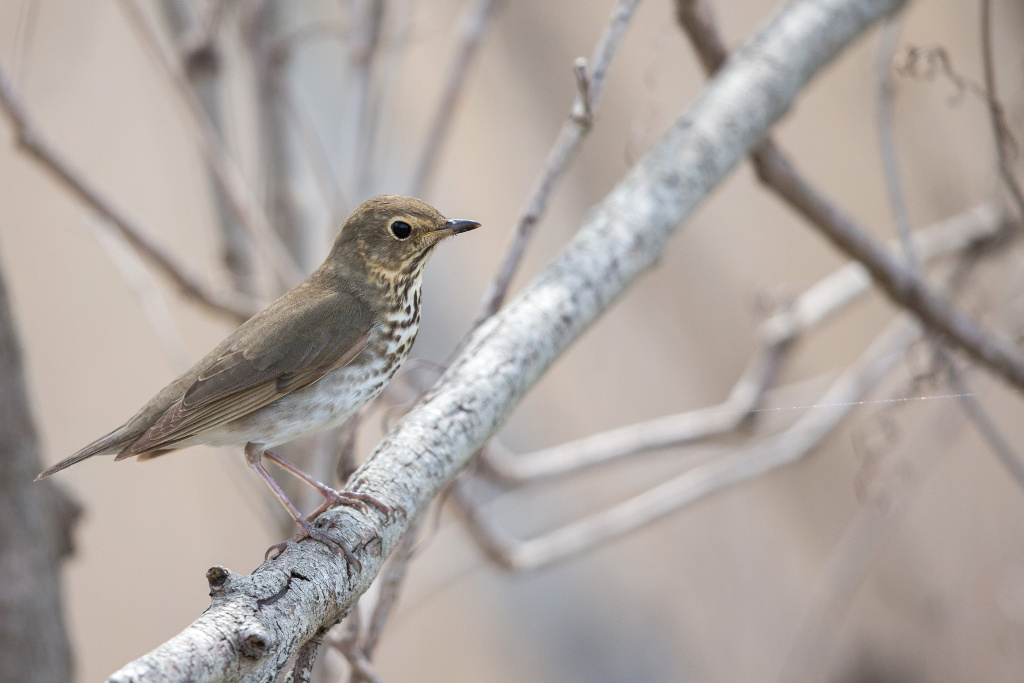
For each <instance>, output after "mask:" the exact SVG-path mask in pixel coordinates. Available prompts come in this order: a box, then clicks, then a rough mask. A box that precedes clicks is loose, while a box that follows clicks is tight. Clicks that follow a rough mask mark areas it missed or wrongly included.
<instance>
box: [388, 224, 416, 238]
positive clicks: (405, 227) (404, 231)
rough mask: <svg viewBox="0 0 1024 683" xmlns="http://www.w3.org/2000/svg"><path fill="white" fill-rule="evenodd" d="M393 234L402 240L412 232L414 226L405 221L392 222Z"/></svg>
mask: <svg viewBox="0 0 1024 683" xmlns="http://www.w3.org/2000/svg"><path fill="white" fill-rule="evenodd" d="M391 234H392V235H394V236H395V237H397V238H398V239H400V240H404V239H405V238H407V237H408V236H409V235H411V234H412V226H411V225H409V224H408V223H406V222H405V221H395V222H394V223H392V224H391Z"/></svg>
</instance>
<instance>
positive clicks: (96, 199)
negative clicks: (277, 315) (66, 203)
mask: <svg viewBox="0 0 1024 683" xmlns="http://www.w3.org/2000/svg"><path fill="white" fill-rule="evenodd" d="M0 110H3V113H4V116H6V118H7V121H8V122H9V123H10V125H11V127H13V128H14V133H15V136H16V139H17V143H18V146H19V147H20V148H21V149H22V150H23V151H24V152H26V153H27V154H28V155H29V156H30V157H31V158H32V159H33V160H35V161H36V162H37V163H38V164H39V165H40V166H41V167H42V168H43V169H45V170H46V171H47V172H49V174H50V175H51V176H52V177H53V178H55V179H56V180H58V181H59V182H60V183H61V184H62V185H63V186H64V187H65V188H66V189H67V190H69V191H70V192H71V193H72V194H73V195H75V197H77V198H78V199H79V201H81V202H82V203H84V204H85V205H86V206H88V207H89V208H90V209H92V210H93V211H95V212H96V213H97V214H99V216H100V217H101V218H103V219H104V220H105V221H107V222H108V223H109V224H110V225H111V226H112V227H113V228H115V229H116V231H117V232H118V234H120V235H121V237H122V238H123V239H124V240H125V241H126V242H128V244H130V245H131V246H132V248H133V249H135V250H136V251H137V252H139V254H141V255H142V256H143V257H144V258H145V259H146V260H147V261H148V262H149V263H150V264H152V265H153V267H155V268H156V269H157V270H158V271H160V272H161V273H163V275H164V276H165V277H167V279H169V280H170V281H171V282H172V283H174V284H175V285H176V286H177V287H178V290H179V291H180V292H181V293H182V294H183V295H184V296H186V297H188V298H189V299H192V300H193V301H195V302H197V303H199V304H200V305H202V306H203V307H204V308H206V309H207V310H210V311H213V312H215V313H217V314H219V315H226V316H228V317H230V318H232V319H233V320H236V321H238V322H241V321H243V320H246V319H247V318H249V317H251V316H252V315H253V314H254V313H256V312H257V311H258V310H259V308H260V306H259V304H258V303H257V302H255V301H253V300H252V299H251V298H249V297H247V296H245V295H244V294H241V293H238V292H233V291H227V290H222V289H214V288H213V287H211V286H210V285H209V284H207V283H206V282H204V281H203V279H202V278H201V277H200V276H199V275H198V274H197V273H194V272H191V271H190V270H189V268H188V267H187V266H186V265H185V263H183V262H180V261H178V260H177V259H175V258H174V257H173V256H171V254H170V253H169V252H168V251H167V250H166V249H165V248H164V247H163V246H161V245H160V244H158V243H157V242H156V241H155V240H154V239H153V238H152V237H150V236H149V235H148V234H147V231H146V230H145V229H143V228H142V226H141V225H139V224H138V223H136V222H135V220H134V219H132V218H129V217H128V215H127V214H126V213H125V212H124V211H123V210H122V209H121V208H120V207H118V206H116V205H115V204H114V203H113V202H112V201H111V200H110V199H108V198H107V197H105V196H104V195H103V194H102V193H101V192H100V190H99V188H97V187H96V186H95V185H93V184H92V182H91V181H89V180H88V179H87V178H86V177H85V176H84V175H83V174H82V173H81V172H80V171H79V170H78V169H76V168H74V167H73V166H72V165H71V163H70V162H69V161H68V160H67V159H66V158H65V157H64V156H63V155H62V154H61V153H59V152H58V151H57V150H56V149H54V148H53V147H52V146H51V145H50V143H49V141H48V140H47V139H46V138H44V137H43V136H42V134H41V133H40V132H39V130H38V129H37V128H36V127H35V124H34V122H33V121H32V119H31V118H30V117H29V115H28V112H27V111H26V109H25V107H24V105H23V104H22V102H21V98H20V97H19V96H18V93H17V91H16V90H15V88H14V86H13V84H12V83H11V81H10V79H9V78H8V76H7V72H6V69H5V67H4V66H3V64H2V63H0Z"/></svg>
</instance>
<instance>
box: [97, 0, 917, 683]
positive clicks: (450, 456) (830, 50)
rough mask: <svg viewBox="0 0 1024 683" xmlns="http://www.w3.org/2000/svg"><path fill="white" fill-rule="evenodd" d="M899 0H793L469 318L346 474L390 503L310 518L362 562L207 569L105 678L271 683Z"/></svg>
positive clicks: (291, 554)
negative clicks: (535, 269)
mask: <svg viewBox="0 0 1024 683" xmlns="http://www.w3.org/2000/svg"><path fill="white" fill-rule="evenodd" d="M903 4H904V0H797V1H795V2H792V3H790V4H789V5H787V6H786V7H785V8H784V9H783V10H782V11H780V12H779V13H778V14H777V15H776V16H775V17H773V18H772V19H771V20H770V21H769V22H768V23H767V24H766V25H765V26H764V27H763V28H762V29H761V30H760V31H759V33H758V34H757V35H756V36H755V37H754V38H753V39H752V40H751V41H750V42H749V43H748V44H747V45H746V46H745V47H743V48H741V49H740V50H739V51H738V52H737V54H736V55H735V56H734V57H733V58H732V59H731V61H730V62H729V64H727V65H726V67H725V68H723V69H722V71H721V73H720V74H719V75H718V76H717V77H716V78H715V79H714V80H713V81H712V82H711V83H709V84H708V86H707V87H706V89H705V90H704V92H703V93H702V94H701V96H700V97H699V99H698V100H697V102H696V103H695V104H694V105H693V106H692V107H691V109H690V110H689V111H688V112H687V113H686V114H684V115H683V117H682V118H681V119H680V120H679V121H678V122H677V123H676V124H675V125H674V126H673V127H672V128H671V129H670V130H669V131H668V132H667V133H666V134H665V136H664V137H663V138H662V139H661V141H660V142H659V143H658V144H657V146H656V147H655V148H654V149H653V150H652V151H651V152H650V153H649V154H648V155H647V156H646V157H645V158H644V159H643V160H642V161H641V162H640V163H639V164H638V165H637V166H636V167H634V168H633V169H632V170H631V171H630V172H629V173H628V174H627V175H626V177H625V178H624V179H623V180H622V182H621V183H620V184H619V185H618V186H617V187H616V188H615V189H614V190H613V191H612V192H611V193H610V194H609V195H608V196H607V197H606V198H605V199H604V200H603V201H602V202H601V203H600V204H599V205H598V206H596V207H595V208H594V210H593V211H592V212H591V214H590V215H589V217H588V218H587V219H586V221H585V222H584V224H583V227H582V228H581V230H580V231H579V232H578V233H577V235H576V236H575V237H574V238H573V240H572V241H571V242H570V244H569V245H568V246H567V247H566V249H565V250H564V251H563V253H562V254H561V255H560V256H559V257H558V258H557V259H556V260H555V261H554V262H553V263H552V264H551V265H550V266H548V267H547V268H546V269H545V270H544V271H543V272H542V273H541V274H540V275H539V276H538V277H537V278H536V279H535V280H534V281H533V282H532V283H531V284H530V285H529V286H527V288H526V289H525V290H524V291H523V292H522V293H521V294H520V295H519V296H518V297H516V298H515V299H514V300H513V301H512V302H510V303H509V305H508V306H507V307H506V308H505V309H503V310H502V311H501V312H499V313H498V314H497V315H495V316H493V317H492V318H490V319H488V320H487V321H486V322H485V323H483V325H481V326H480V327H479V328H478V329H477V331H476V332H475V333H474V334H473V336H472V338H471V339H470V341H469V343H468V345H467V347H466V350H465V352H464V353H463V354H461V355H460V356H459V357H458V358H457V359H456V361H455V362H454V363H453V364H452V366H451V367H450V368H449V369H448V370H447V371H446V372H445V374H444V375H443V376H442V378H441V380H440V381H439V382H438V384H437V385H436V386H435V388H434V389H433V390H432V391H431V392H430V393H429V394H428V395H427V396H426V397H425V398H424V399H423V401H422V402H421V403H420V405H419V406H418V407H417V408H415V409H414V410H413V411H412V412H411V413H409V414H408V415H407V416H406V417H405V418H404V419H403V420H402V421H401V422H400V423H399V424H398V425H397V426H396V428H395V429H394V431H393V432H392V433H391V434H390V435H389V436H388V437H387V438H386V439H385V440H384V441H383V442H382V443H381V445H380V446H379V447H378V449H377V451H376V452H375V454H374V456H373V457H372V458H371V459H370V460H369V461H368V462H367V463H366V464H364V465H363V466H362V467H361V468H360V469H359V470H357V471H356V472H355V474H354V475H353V478H352V480H351V482H353V483H354V484H355V487H357V488H358V489H359V490H360V491H362V492H364V493H370V494H372V495H374V496H375V497H377V498H378V499H379V500H381V501H383V502H385V503H387V504H388V505H390V506H391V507H392V508H394V509H395V510H398V511H399V512H398V513H397V514H395V515H392V516H390V517H388V518H385V517H384V516H383V515H382V514H381V513H379V512H376V511H375V510H374V509H371V510H370V511H369V512H366V513H360V512H358V511H355V510H351V509H336V510H331V511H329V512H327V513H325V514H324V515H323V516H322V517H321V518H320V519H319V520H318V523H320V524H321V525H323V526H324V527H325V528H327V529H328V530H330V531H331V532H332V533H333V534H335V535H336V536H337V537H338V538H339V540H342V541H343V542H344V543H346V545H347V546H348V547H349V548H352V549H353V552H354V554H355V555H356V557H357V558H358V559H359V561H360V562H361V568H360V569H359V570H358V571H350V570H349V568H348V567H346V565H345V561H344V559H343V558H341V557H339V556H337V555H335V554H334V553H332V552H331V551H330V550H329V549H328V548H327V547H326V546H324V545H322V544H320V543H317V542H311V541H306V542H303V543H299V544H292V545H291V546H290V547H288V548H287V549H286V550H285V551H284V552H283V553H281V555H279V556H278V557H276V558H274V559H272V560H270V561H268V562H266V563H264V564H263V565H262V566H261V567H260V568H258V569H257V570H256V571H255V572H254V573H253V574H252V575H251V576H248V577H243V576H240V575H237V574H233V573H231V572H228V571H227V570H224V569H221V568H214V569H213V570H211V573H210V579H211V588H212V594H213V604H212V605H211V606H210V608H209V609H208V610H207V611H206V612H205V613H204V614H203V615H202V616H201V617H199V619H197V620H196V621H195V622H194V623H193V624H192V625H190V626H189V627H188V628H186V629H185V630H184V631H183V632H182V633H180V634H179V635H177V636H175V637H174V638H172V639H171V640H170V641H168V642H167V643H165V644H164V645H161V646H160V647H158V648H157V649H156V650H154V651H153V652H151V653H150V654H148V655H145V656H144V657H142V658H140V659H139V660H136V661H135V662H132V663H131V664H129V665H128V666H126V667H125V668H124V669H122V670H121V671H119V672H117V673H115V674H114V675H113V676H112V677H111V678H110V680H111V681H115V682H117V683H122V682H127V681H135V682H138V683H141V682H143V681H186V680H188V681H193V682H195V683H204V682H208V681H210V682H212V681H247V682H250V681H253V682H255V681H271V680H273V679H274V677H275V676H276V675H277V674H278V672H279V671H281V670H282V669H283V667H284V666H285V665H286V663H287V662H288V659H289V657H290V656H291V655H292V654H294V653H295V651H296V650H297V649H298V648H299V647H300V646H301V645H302V644H303V643H305V642H306V641H307V640H309V639H310V638H311V637H313V636H314V635H316V634H317V633H318V632H320V631H321V629H323V628H325V627H329V626H331V625H333V624H334V623H336V622H337V621H338V620H339V619H341V618H342V617H343V616H344V615H345V613H346V612H347V611H348V610H349V609H351V607H352V605H353V604H354V603H355V601H356V599H357V598H358V597H359V596H360V595H361V594H362V593H363V592H364V591H365V590H366V589H367V588H368V587H369V585H370V583H371V582H372V580H373V578H374V577H375V576H376V575H377V573H378V572H379V571H380V568H381V566H382V564H383V562H384V560H385V559H386V558H387V556H388V554H389V553H390V552H391V551H392V550H393V549H394V548H395V546H396V545H397V544H398V541H399V539H400V538H401V536H402V534H403V533H404V532H405V530H406V528H407V527H408V525H409V524H410V522H411V521H412V519H414V518H415V517H416V516H418V515H419V514H420V513H421V512H422V511H423V510H424V509H425V507H426V505H427V503H428V502H429V501H430V500H431V499H432V498H433V497H434V496H435V495H436V494H437V493H438V491H440V490H441V488H442V487H443V486H445V485H446V484H447V483H448V482H450V481H451V480H452V479H453V478H454V477H455V475H456V474H457V473H458V472H459V470H460V469H461V468H462V467H463V466H465V464H466V463H467V462H468V461H469V459H470V457H471V456H472V454H473V453H475V452H476V451H477V450H478V449H479V448H480V447H481V446H482V445H483V444H484V443H485V442H486V440H487V439H488V438H490V436H491V435H493V434H494V432H495V431H497V429H498V428H499V427H500V426H501V425H502V424H503V423H504V421H505V419H506V418H507V417H508V415H509V414H510V413H511V412H512V410H513V409H514V408H515V407H516V405H518V403H519V401H520V400H522V398H523V395H524V394H525V393H526V392H527V391H528V390H529V389H530V387H532V386H533V384H534V383H535V382H536V381H537V380H538V379H539V378H540V377H541V376H542V375H543V374H544V372H545V371H546V370H547V369H548V367H550V366H551V364H552V363H553V362H554V361H555V360H556V359H557V358H558V357H559V356H560V355H561V354H562V353H563V352H564V351H565V350H566V349H567V348H568V347H569V345H570V344H571V343H572V342H573V341H574V340H575V339H576V338H577V337H578V336H579V335H580V334H581V333H582V332H583V331H584V330H586V329H587V328H588V327H589V326H590V325H591V324H592V323H593V322H594V321H595V320H596V319H597V317H598V316H599V315H600V314H601V313H602V312H603V311H605V310H606V309H607V308H608V307H609V306H611V305H612V303H613V302H614V301H615V300H616V299H617V298H618V297H619V296H620V295H621V294H622V293H623V291H624V290H625V289H626V288H627V287H628V286H629V285H630V284H631V283H632V282H633V281H634V280H635V279H636V278H637V277H638V276H639V275H641V274H642V273H643V272H644V271H645V270H647V269H648V268H650V267H651V266H653V265H654V264H655V263H656V262H657V261H658V258H659V257H660V255H661V253H662V251H663V250H664V248H665V246H666V244H667V242H668V240H669V238H670V237H671V235H672V233H673V232H674V231H675V229H676V227H677V226H678V225H679V224H680V223H681V222H682V221H683V220H685V219H686V217H687V216H688V215H689V214H690V212H691V211H692V210H693V209H694V207H696V205H697V204H698V203H699V202H700V201H701V200H702V199H703V198H704V197H705V196H706V195H707V194H708V192H710V191H711V189H712V188H714V187H715V186H716V185H717V184H718V183H719V182H721V180H722V179H723V178H724V177H725V176H726V174H727V173H728V172H729V171H730V170H731V169H732V168H733V167H734V166H735V165H736V163H737V162H738V161H739V160H740V159H742V158H743V156H744V155H745V154H747V153H748V152H749V150H750V149H751V148H753V147H754V145H756V144H757V142H758V141H759V140H760V139H761V138H762V137H764V135H765V133H766V132H767V131H768V129H769V128H770V127H771V126H772V125H773V124H774V123H775V122H776V121H777V120H778V119H779V118H780V117H781V116H782V115H783V114H784V113H785V112H786V110H787V109H788V108H789V106H790V105H791V104H792V102H793V100H794V99H795V98H796V96H797V95H798V94H799V92H800V91H801V89H802V88H803V87H804V86H805V85H806V83H807V81H808V80H809V79H810V78H811V77H812V76H813V75H814V74H815V73H817V71H819V70H820V69H821V68H822V67H824V66H825V65H826V64H828V63H829V61H830V60H831V59H832V58H834V57H835V56H836V55H837V54H838V53H839V52H840V51H841V50H842V49H843V48H844V47H846V46H847V45H848V44H849V43H850V42H851V41H853V40H854V39H855V38H856V37H857V36H858V35H860V34H861V33H862V32H863V31H864V30H865V29H867V27H868V26H870V25H871V24H872V23H873V22H874V21H876V20H878V19H879V18H882V17H884V16H886V15H888V14H890V13H892V12H893V11H895V10H897V9H899V8H900V7H901V6H902V5H903Z"/></svg>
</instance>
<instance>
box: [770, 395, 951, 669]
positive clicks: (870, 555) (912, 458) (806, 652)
mask: <svg viewBox="0 0 1024 683" xmlns="http://www.w3.org/2000/svg"><path fill="white" fill-rule="evenodd" d="M959 422H960V421H959V420H958V419H957V413H956V411H955V410H951V409H949V408H946V409H944V410H942V411H940V412H939V414H938V415H937V416H936V419H934V420H930V421H929V424H928V426H927V428H926V429H924V430H922V436H923V437H924V438H925V440H926V441H927V444H926V445H925V446H923V447H916V448H909V449H906V450H907V453H906V455H905V457H902V458H900V462H899V463H896V464H894V466H893V467H891V468H890V469H891V470H892V471H891V472H890V474H889V475H888V476H887V477H886V478H885V480H884V481H883V482H882V483H881V484H880V485H879V486H878V487H877V488H876V490H875V492H874V493H872V495H871V497H870V498H869V499H868V500H867V501H865V504H864V507H863V509H862V510H861V511H860V512H859V513H858V514H857V515H856V517H855V518H854V520H853V521H852V522H851V523H850V524H849V525H848V526H847V528H846V531H845V533H844V534H843V537H842V539H841V540H840V541H839V543H838V544H837V545H836V547H835V549H834V550H833V551H832V553H831V555H830V556H829V559H828V561H827V562H826V563H825V566H824V567H823V568H822V570H821V572H820V575H819V577H818V579H817V580H816V581H815V585H814V589H813V590H812V592H811V596H810V599H809V606H808V608H807V609H806V610H805V613H804V615H803V616H802V617H801V619H800V626H799V628H798V630H797V635H796V637H795V638H794V640H793V644H792V645H791V646H790V648H789V652H788V653H787V655H786V658H785V660H784V662H783V665H782V668H781V671H780V673H779V676H778V677H777V678H776V679H775V680H776V681H778V683H802V682H804V681H818V680H821V679H822V672H823V669H824V668H825V666H826V664H827V663H828V662H829V652H830V646H831V644H832V641H833V637H834V634H835V633H836V632H837V631H838V630H839V629H838V621H839V619H840V616H841V613H842V611H843V610H844V609H845V608H846V606H847V605H848V604H849V601H850V600H851V598H852V597H853V595H854V593H855V592H856V590H857V587H858V586H860V584H861V582H862V581H863V579H864V575H865V572H866V571H867V569H868V568H869V566H870V564H871V561H872V560H873V559H874V558H875V556H876V555H877V554H878V552H879V551H880V550H881V549H882V548H883V547H884V545H885V542H886V540H887V539H888V538H889V537H890V535H891V533H892V532H893V530H894V529H895V528H896V526H897V524H898V522H899V521H900V520H901V519H902V518H903V515H904V513H905V512H906V511H907V509H908V508H909V506H910V503H911V502H913V500H914V494H915V493H916V492H917V491H918V490H919V486H918V485H919V484H920V483H921V482H922V481H923V479H924V478H925V476H926V475H927V474H928V472H929V471H930V470H931V469H933V468H934V466H935V464H936V461H937V459H936V458H935V455H936V453H941V451H942V446H943V445H945V444H947V443H948V441H949V438H950V437H951V436H952V435H953V434H955V433H956V429H957V427H958V426H959Z"/></svg>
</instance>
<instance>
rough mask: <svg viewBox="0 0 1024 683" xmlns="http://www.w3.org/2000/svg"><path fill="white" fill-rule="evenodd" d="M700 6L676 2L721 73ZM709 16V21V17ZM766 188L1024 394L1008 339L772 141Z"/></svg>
mask: <svg viewBox="0 0 1024 683" xmlns="http://www.w3.org/2000/svg"><path fill="white" fill-rule="evenodd" d="M696 1H697V0H676V3H677V4H676V8H677V14H679V15H682V14H683V13H690V14H691V15H692V16H693V17H695V18H694V19H693V20H692V21H689V20H688V21H681V22H680V23H681V24H682V26H683V28H684V29H685V30H686V31H687V35H688V36H689V37H690V41H691V42H692V43H693V45H694V49H696V50H697V52H698V54H701V55H702V56H701V60H702V62H703V63H704V64H705V65H706V66H708V67H710V68H712V69H715V68H719V67H720V66H721V64H722V60H723V59H724V55H726V54H727V51H726V50H725V47H724V43H723V41H722V39H721V36H720V35H719V33H718V30H717V28H716V27H715V26H714V25H708V26H706V28H705V30H702V31H699V32H694V33H690V27H691V26H692V25H693V23H694V22H698V21H705V19H701V16H702V15H699V14H697V13H696V12H695V9H694V7H695V5H694V3H695V2H696ZM705 16H706V15H705ZM751 160H752V161H753V163H754V168H755V170H756V171H757V175H758V178H759V179H760V180H761V182H762V183H764V184H765V185H767V186H768V187H770V188H771V189H773V190H774V191H775V192H777V193H778V194H779V196H781V197H782V198H783V199H785V200H786V201H787V202H788V203H789V204H790V205H791V206H792V207H793V208H795V209H796V210H797V211H798V212H800V213H801V214H802V215H803V216H804V218H806V219H807V220H808V221H809V222H810V223H811V224H812V225H815V226H817V228H818V229H819V231H820V232H821V233H822V234H823V235H824V236H825V237H827V238H828V239H829V240H830V241H831V242H832V243H833V244H835V245H836V246H837V247H838V248H839V249H840V250H842V251H843V252H845V253H846V254H847V255H848V256H850V257H851V258H854V259H856V260H858V261H860V262H861V263H863V264H864V266H865V267H866V268H867V269H868V271H869V272H870V273H871V277H872V279H873V280H874V281H875V283H876V284H877V285H878V286H879V287H880V288H881V289H882V291H883V292H885V294H886V296H888V297H889V298H890V299H891V300H892V301H893V302H894V303H896V304H898V305H899V306H901V307H903V308H905V309H906V310H908V311H911V312H912V313H913V314H914V315H915V316H917V317H918V319H920V320H921V322H923V323H924V324H925V325H926V326H927V327H929V328H930V329H931V330H933V331H934V332H936V333H938V334H941V335H942V336H944V337H945V338H947V339H948V341H949V342H950V343H952V344H953V345H954V346H956V347H958V348H960V349H961V350H963V351H965V352H966V353H967V354H968V355H969V356H971V357H972V358H974V359H975V360H976V361H978V362H979V363H980V364H981V365H983V366H985V367H987V368H988V369H989V370H991V371H992V372H994V373H996V374H997V375H998V376H1000V377H1001V378H1003V380H1004V381H1006V382H1008V383H1010V384H1012V385H1013V386H1015V387H1017V388H1018V389H1024V356H1022V355H1021V352H1020V349H1018V348H1017V346H1016V345H1015V344H1014V343H1013V342H1012V341H1010V340H1008V339H1006V338H1005V335H996V334H992V333H990V332H989V331H987V330H985V329H983V328H982V327H980V326H979V325H978V324H977V323H976V322H975V321H974V320H972V319H971V318H969V317H968V316H967V315H965V314H964V313H962V312H961V311H959V310H957V309H956V308H955V307H953V306H952V305H950V303H949V301H948V300H946V299H945V298H943V297H942V296H940V295H939V294H937V293H936V292H935V291H934V290H933V289H932V288H931V287H930V286H928V284H927V283H925V282H924V280H922V279H921V278H920V277H919V276H918V275H917V274H915V273H914V272H912V271H910V270H908V269H907V268H905V267H903V266H902V265H901V264H900V263H899V261H898V260H897V259H896V258H895V257H894V256H893V255H892V254H890V253H889V252H888V250H887V249H886V248H885V246H883V245H882V244H880V243H879V242H877V241H876V240H875V239H873V238H872V237H871V235H870V233H868V232H867V231H866V230H864V229H863V228H862V227H861V226H860V225H858V224H857V223H856V222H855V221H854V220H853V219H852V218H851V217H850V216H848V215H847V214H845V213H844V212H843V211H842V210H841V209H840V208H839V207H837V206H836V205H835V204H833V203H832V202H831V201H830V200H828V199H827V198H826V197H825V196H824V195H823V194H822V193H821V192H820V191H819V190H818V189H817V188H815V187H814V186H813V185H812V184H811V183H810V181H808V180H807V179H806V178H804V177H803V176H802V175H801V174H800V173H799V172H798V171H797V170H796V168H794V167H793V165H792V163H790V161H789V159H788V158H786V156H785V155H784V154H783V153H782V151H781V150H780V149H779V148H778V147H777V146H776V144H775V141H774V140H773V139H772V138H771V137H770V136H768V137H766V138H765V139H764V141H763V142H761V144H760V145H759V146H758V147H757V149H755V150H754V151H753V152H752V153H751Z"/></svg>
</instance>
